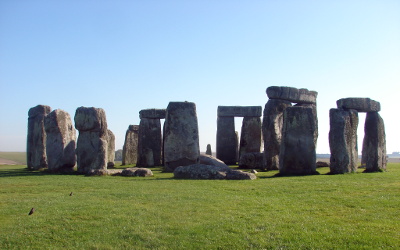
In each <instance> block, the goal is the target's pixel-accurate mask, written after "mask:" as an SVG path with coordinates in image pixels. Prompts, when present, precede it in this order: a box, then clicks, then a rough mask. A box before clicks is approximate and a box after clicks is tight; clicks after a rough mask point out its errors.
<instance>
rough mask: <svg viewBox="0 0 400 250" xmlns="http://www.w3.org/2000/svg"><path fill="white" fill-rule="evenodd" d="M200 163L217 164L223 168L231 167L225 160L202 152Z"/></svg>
mask: <svg viewBox="0 0 400 250" xmlns="http://www.w3.org/2000/svg"><path fill="white" fill-rule="evenodd" d="M199 163H200V164H203V165H210V166H217V167H221V168H226V169H230V168H229V167H228V166H227V165H226V164H225V163H224V162H223V161H221V160H219V159H217V158H215V157H213V156H211V155H205V154H200V157H199Z"/></svg>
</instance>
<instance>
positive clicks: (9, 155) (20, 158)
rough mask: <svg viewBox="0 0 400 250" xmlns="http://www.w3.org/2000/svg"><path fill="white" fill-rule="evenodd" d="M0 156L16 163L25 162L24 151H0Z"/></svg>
mask: <svg viewBox="0 0 400 250" xmlns="http://www.w3.org/2000/svg"><path fill="white" fill-rule="evenodd" d="M0 158H3V159H7V160H11V161H15V162H17V163H18V164H22V165H25V164H26V152H0Z"/></svg>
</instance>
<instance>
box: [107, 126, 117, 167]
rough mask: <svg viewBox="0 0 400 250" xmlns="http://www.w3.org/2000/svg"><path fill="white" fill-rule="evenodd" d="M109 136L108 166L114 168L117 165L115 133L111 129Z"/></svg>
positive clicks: (108, 132) (108, 131)
mask: <svg viewBox="0 0 400 250" xmlns="http://www.w3.org/2000/svg"><path fill="white" fill-rule="evenodd" d="M107 138H108V139H107V145H108V147H107V159H108V162H107V168H112V167H114V165H115V163H114V160H115V135H114V133H113V132H112V131H111V130H109V129H107Z"/></svg>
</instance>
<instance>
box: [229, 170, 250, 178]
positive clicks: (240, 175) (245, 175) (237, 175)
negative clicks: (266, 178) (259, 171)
mask: <svg viewBox="0 0 400 250" xmlns="http://www.w3.org/2000/svg"><path fill="white" fill-rule="evenodd" d="M226 179H227V180H255V179H257V176H256V175H255V174H253V173H248V172H243V171H241V170H232V171H229V172H227V174H226Z"/></svg>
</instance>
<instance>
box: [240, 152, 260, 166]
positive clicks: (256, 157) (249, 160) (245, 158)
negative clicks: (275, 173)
mask: <svg viewBox="0 0 400 250" xmlns="http://www.w3.org/2000/svg"><path fill="white" fill-rule="evenodd" d="M263 166H264V154H263V153H260V152H259V153H246V154H244V155H242V156H241V157H240V159H239V168H246V169H254V168H256V169H263Z"/></svg>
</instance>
